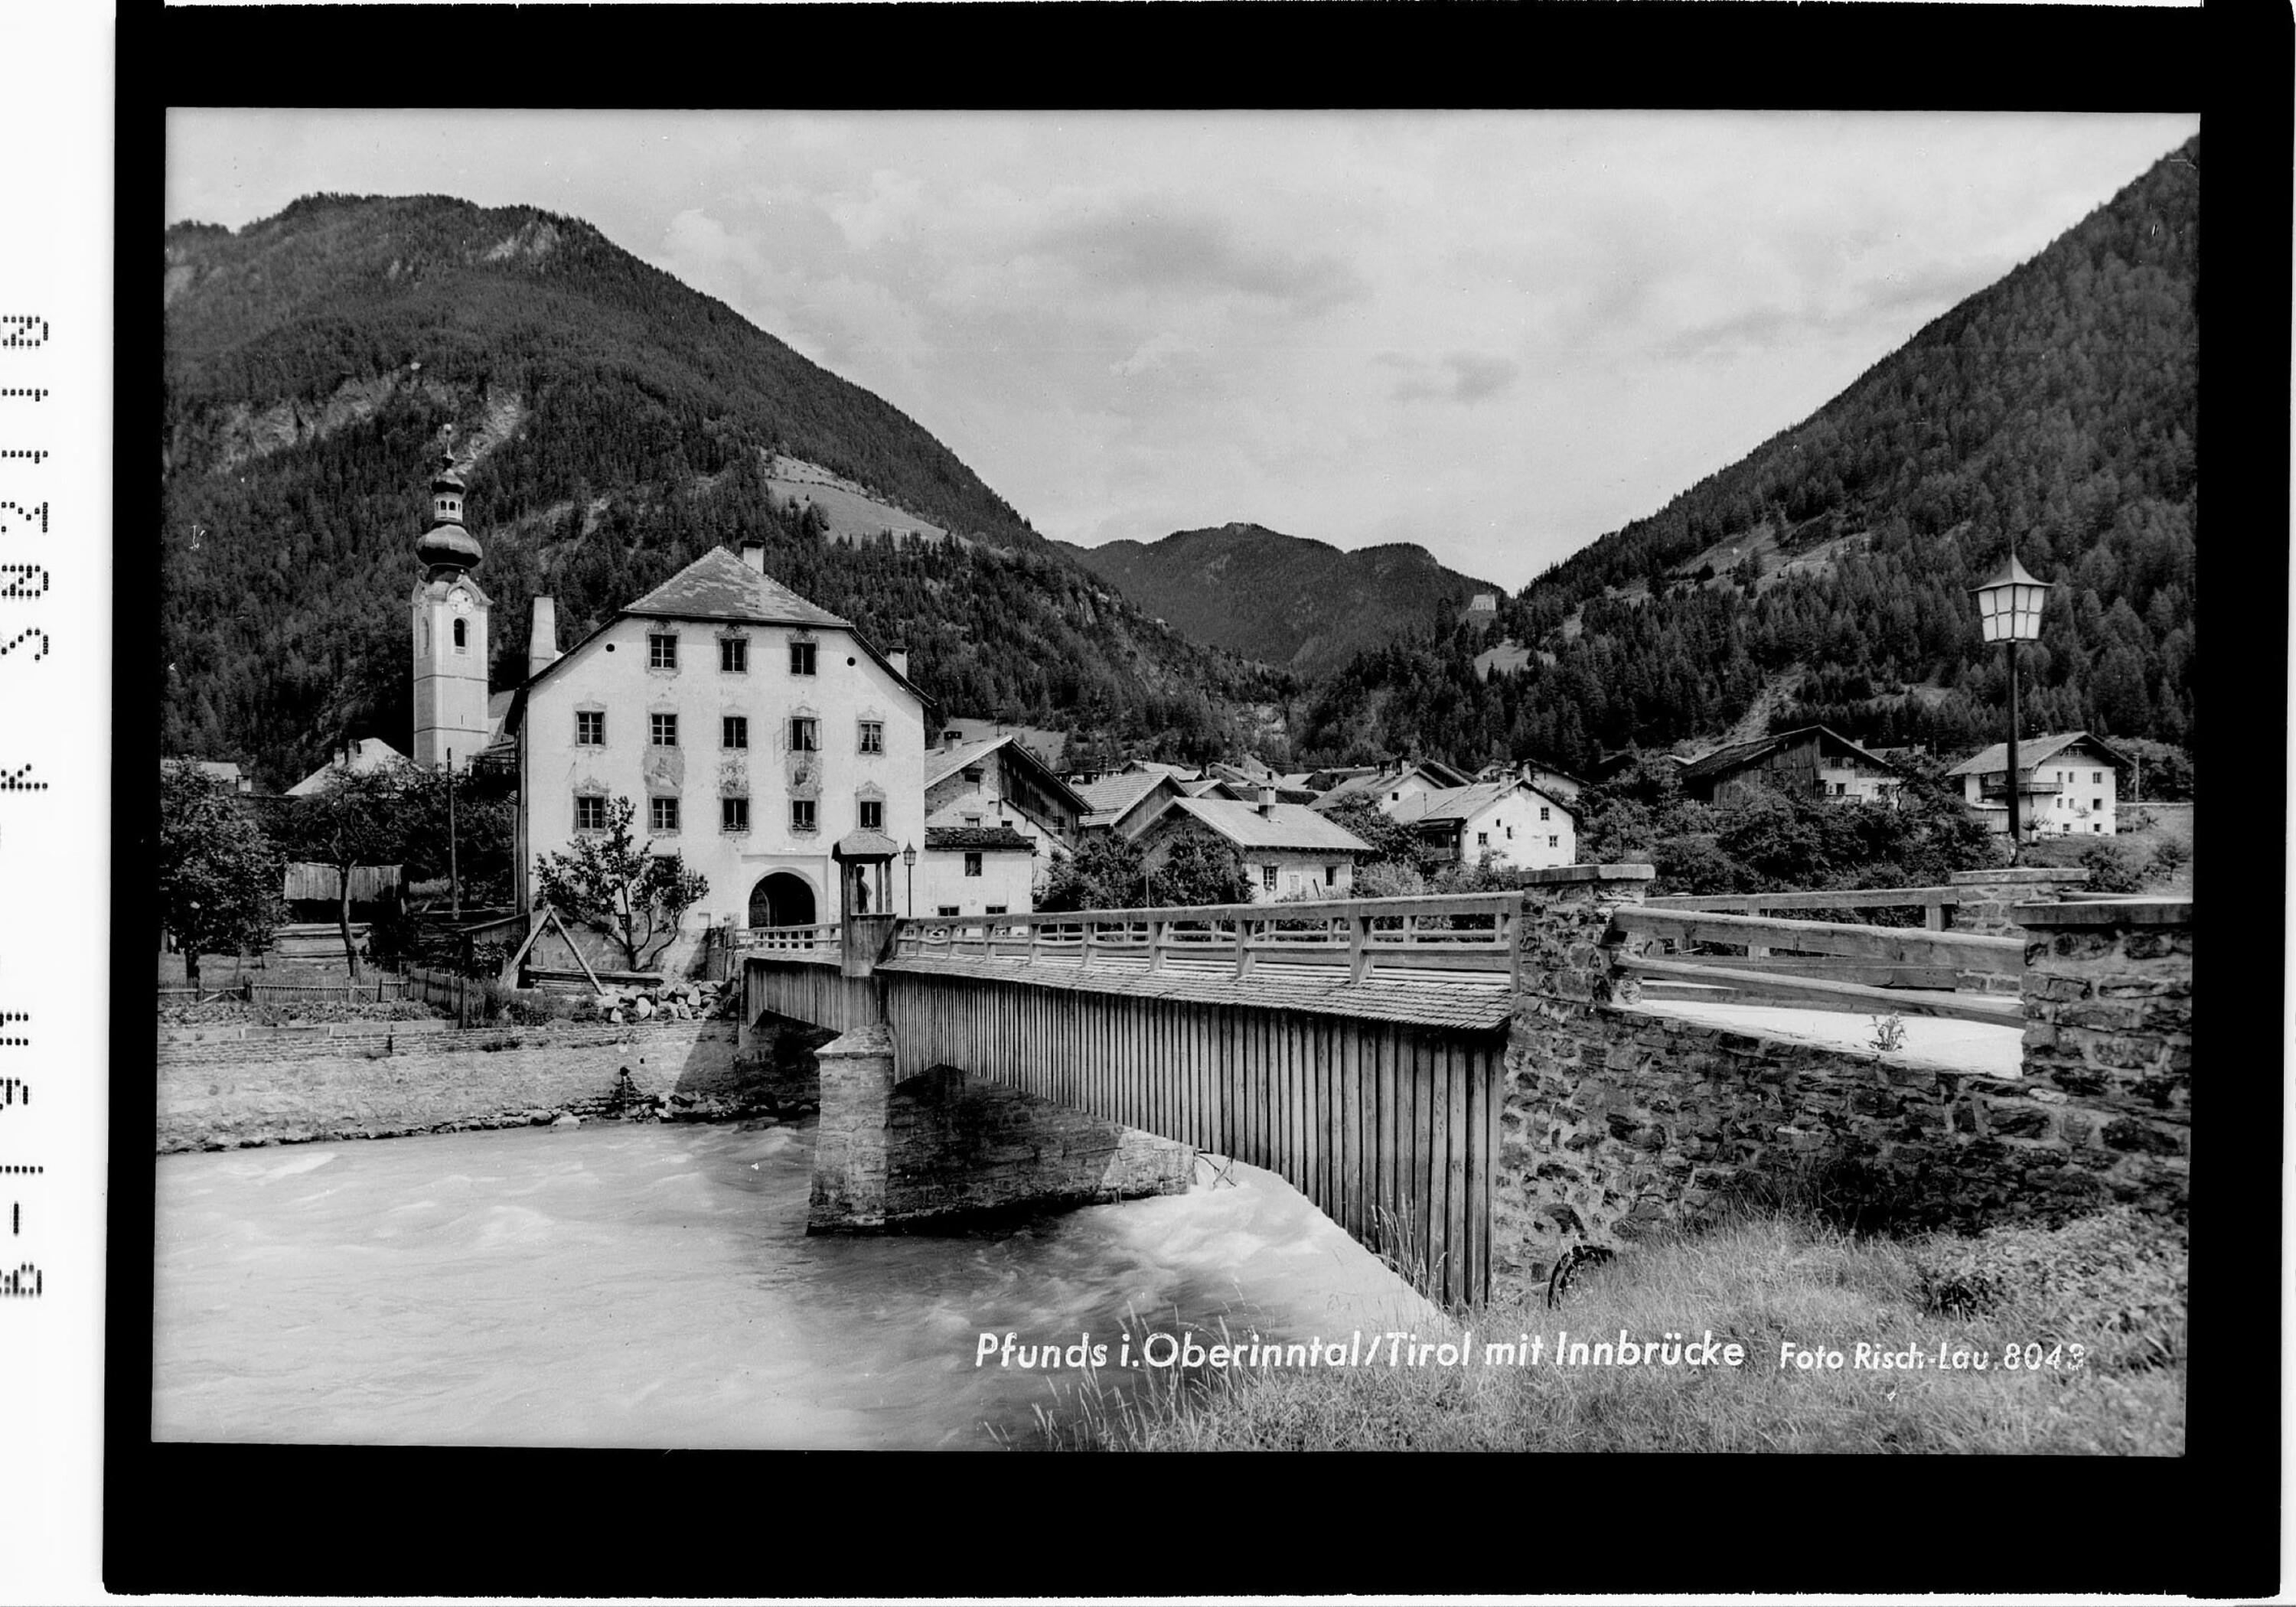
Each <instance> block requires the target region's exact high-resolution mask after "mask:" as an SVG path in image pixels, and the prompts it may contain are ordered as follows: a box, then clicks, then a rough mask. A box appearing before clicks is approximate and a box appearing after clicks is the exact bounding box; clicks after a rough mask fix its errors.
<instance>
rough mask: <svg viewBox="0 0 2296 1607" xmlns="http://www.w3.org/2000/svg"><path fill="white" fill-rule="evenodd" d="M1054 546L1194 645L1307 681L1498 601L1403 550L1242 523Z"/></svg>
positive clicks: (1417, 552) (1484, 584)
mask: <svg viewBox="0 0 2296 1607" xmlns="http://www.w3.org/2000/svg"><path fill="white" fill-rule="evenodd" d="M1054 545H1058V546H1060V547H1061V548H1062V550H1063V551H1065V552H1066V553H1069V554H1070V556H1071V557H1073V558H1074V559H1075V560H1076V561H1077V562H1078V563H1080V564H1082V565H1084V566H1085V567H1086V568H1087V569H1089V570H1092V571H1093V572H1094V573H1095V574H1097V575H1101V576H1103V577H1104V578H1107V579H1108V580H1109V581H1110V582H1111V584H1112V585H1114V586H1116V587H1117V588H1118V589H1119V590H1120V591H1122V592H1123V593H1124V594H1125V595H1126V596H1128V597H1129V598H1131V599H1132V600H1133V601H1134V602H1135V603H1138V604H1139V605H1140V606H1141V607H1142V608H1144V609H1146V610H1147V611H1149V612H1150V613H1152V614H1155V615H1158V616H1160V617H1161V618H1162V619H1165V620H1166V621H1167V622H1168V623H1169V624H1170V625H1171V627H1173V628H1174V629H1175V630H1177V631H1179V632H1180V633H1181V634H1182V635H1185V636H1187V637H1189V638H1190V639H1192V640H1193V641H1197V642H1201V643H1202V644H1205V645H1206V646H1209V647H1218V648H1221V649H1224V650H1225V651H1226V652H1233V653H1237V654H1241V655H1243V656H1245V657H1249V658H1256V659H1259V660H1261V661H1262V662H1264V663H1267V664H1272V665H1275V666H1276V667H1278V668H1283V669H1288V670H1291V671H1292V673H1293V674H1295V675H1299V676H1305V677H1313V676H1318V675H1323V674H1325V673H1328V672H1329V671H1331V670H1333V669H1335V668H1338V667H1339V666H1341V665H1342V664H1344V663H1346V662H1347V661H1348V660H1349V659H1351V658H1353V657H1354V656H1355V655H1356V654H1357V653H1359V652H1364V651H1365V649H1367V648H1371V647H1374V646H1377V645H1378V644H1381V643H1382V642H1385V641H1387V640H1388V639H1389V638H1390V637H1392V636H1394V635H1396V634H1397V633H1398V631H1401V630H1403V629H1405V628H1406V627H1412V626H1416V627H1421V628H1425V627H1426V626H1427V624H1428V622H1429V621H1430V619H1432V618H1434V617H1436V616H1437V615H1438V614H1443V615H1446V616H1450V615H1456V613H1457V611H1459V610H1461V609H1463V608H1464V607H1465V606H1466V605H1467V602H1468V599H1469V598H1470V597H1471V596H1472V594H1475V593H1477V592H1488V593H1489V594H1492V595H1494V596H1498V595H1503V594H1504V592H1503V590H1502V588H1501V587H1499V586H1494V585H1492V584H1491V583H1490V582H1489V581H1488V580H1477V579H1475V578H1472V576H1468V575H1462V574H1460V573H1458V572H1457V571H1456V570H1449V569H1446V568H1445V567H1444V566H1443V565H1442V564H1440V563H1439V562H1436V560H1435V556H1434V554H1433V553H1430V552H1428V551H1427V549H1426V548H1424V547H1422V546H1418V545H1413V544H1410V543H1390V544H1389V545H1382V546H1372V547H1357V548H1356V549H1355V550H1354V551H1352V552H1342V551H1341V549H1339V548H1338V547H1335V546H1333V545H1331V544H1329V543H1328V542H1322V541H1314V540H1310V539H1308V537H1300V536H1285V535H1283V534H1281V533H1280V532H1278V531H1275V530H1271V529H1267V528H1266V527H1265V526H1262V525H1256V524H1247V523H1241V522H1239V523H1234V524H1226V525H1221V526H1218V527H1217V528H1214V529H1201V530H1178V531H1176V532H1174V533H1173V534H1171V535H1169V536H1167V537H1164V538H1163V539H1161V540H1160V541H1155V542H1138V541H1111V542H1110V543H1108V544H1107V545H1104V546H1097V547H1079V546H1070V545H1068V544H1067V543H1065V542H1062V543H1055V544H1054Z"/></svg>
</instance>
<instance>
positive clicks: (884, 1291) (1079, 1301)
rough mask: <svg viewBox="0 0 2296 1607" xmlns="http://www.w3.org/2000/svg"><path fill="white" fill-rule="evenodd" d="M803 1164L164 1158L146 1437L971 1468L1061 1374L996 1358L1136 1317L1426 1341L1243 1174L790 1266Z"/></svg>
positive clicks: (577, 1149) (500, 1146)
mask: <svg viewBox="0 0 2296 1607" xmlns="http://www.w3.org/2000/svg"><path fill="white" fill-rule="evenodd" d="M812 1151H813V1144H812V1130H811V1127H810V1124H808V1125H806V1126H803V1127H704V1126H690V1125H677V1126H660V1125H655V1124H633V1125H627V1126H625V1125H620V1124H616V1123H603V1124H600V1123H593V1124H586V1125H585V1126H583V1127H578V1128H575V1129H571V1130H559V1129H550V1128H521V1129H513V1130H508V1131H504V1132H494V1133H460V1134H450V1135H441V1136H431V1137H418V1138H398V1139H389V1140H383V1141H380V1142H354V1143H343V1144H303V1145H294V1146H291V1147H283V1148H278V1149H260V1150H238V1151H225V1152H202V1153H192V1154H181V1155H167V1156H162V1157H160V1160H159V1162H158V1165H159V1183H158V1205H159V1241H158V1257H157V1265H156V1274H157V1288H156V1293H155V1300H154V1309H153V1335H152V1350H153V1355H152V1371H153V1379H152V1394H153V1409H152V1434H153V1437H154V1438H155V1439H184V1440H246V1441H280V1442H302V1443H336V1444H399V1445H405V1444H429V1445H521V1446H644V1447H657V1446H677V1447H774V1448H797V1447H808V1448H811V1447H865V1448H892V1447H988V1446H990V1445H993V1444H994V1443H995V1441H994V1439H992V1438H991V1436H990V1434H989V1432H988V1426H987V1425H994V1426H995V1427H996V1428H997V1429H999V1430H1002V1431H1005V1432H1007V1433H1011V1434H1013V1435H1014V1436H1015V1437H1016V1438H1018V1437H1022V1436H1025V1434H1026V1431H1028V1429H1029V1425H1030V1423H1031V1422H1032V1414H1031V1407H1032V1406H1037V1405H1038V1404H1046V1405H1050V1404H1052V1401H1053V1394H1052V1386H1051V1382H1050V1381H1051V1380H1055V1379H1056V1380H1058V1381H1060V1382H1061V1383H1062V1385H1066V1384H1068V1383H1070V1382H1073V1381H1074V1379H1075V1378H1076V1377H1077V1374H1076V1373H1072V1372H1070V1371H1067V1370H1066V1369H1065V1368H1063V1369H1062V1370H1061V1371H1058V1372H1055V1373H1049V1374H1048V1373H1045V1372H1043V1371H1041V1370H1039V1371H1037V1372H1035V1373H1021V1372H1019V1371H1017V1370H1015V1369H1013V1368H1009V1367H1000V1366H998V1365H996V1362H995V1361H991V1362H989V1363H988V1364H987V1365H978V1366H977V1365H975V1356H976V1352H977V1347H978V1341H979V1338H980V1335H981V1334H983V1333H993V1334H995V1335H996V1336H997V1338H998V1339H999V1341H1001V1340H1002V1338H1003V1336H1004V1335H1005V1333H1006V1332H1013V1333H1015V1334H1017V1335H1018V1337H1019V1340H1020V1342H1021V1343H1022V1344H1029V1345H1039V1344H1043V1343H1046V1342H1053V1343H1058V1344H1062V1345H1068V1344H1072V1343H1075V1342H1076V1341H1078V1338H1079V1336H1080V1335H1083V1334H1089V1335H1090V1336H1091V1338H1092V1340H1093V1341H1095V1342H1102V1343H1107V1344H1108V1345H1109V1346H1110V1350H1111V1355H1114V1354H1116V1351H1117V1342H1118V1341H1119V1328H1120V1327H1121V1325H1122V1324H1124V1323H1125V1321H1126V1319H1127V1316H1128V1314H1131V1315H1133V1316H1136V1319H1137V1320H1136V1323H1135V1324H1134V1327H1135V1332H1136V1333H1137V1332H1141V1331H1142V1330H1144V1329H1154V1330H1162V1331H1165V1332H1177V1331H1178V1330H1179V1329H1180V1328H1181V1327H1182V1326H1183V1325H1184V1324H1193V1325H1196V1326H1198V1327H1203V1326H1210V1325H1212V1324H1217V1323H1218V1322H1219V1321H1220V1320H1221V1319H1222V1318H1223V1317H1225V1318H1226V1322H1227V1324H1228V1326H1229V1328H1230V1329H1231V1330H1232V1331H1244V1332H1249V1331H1251V1330H1255V1329H1256V1330H1257V1331H1258V1332H1259V1334H1260V1335H1262V1336H1263V1337H1265V1338H1269V1339H1273V1338H1275V1337H1277V1336H1279V1335H1280V1336H1283V1337H1285V1338H1287V1339H1293V1340H1300V1341H1305V1340H1308V1339H1309V1338H1311V1337H1314V1336H1316V1335H1324V1336H1331V1335H1337V1336H1339V1337H1341V1338H1344V1337H1346V1335H1347V1334H1348V1333H1349V1332H1350V1331H1352V1330H1355V1329H1358V1328H1360V1329H1362V1330H1364V1331H1365V1332H1373V1331H1376V1330H1379V1329H1384V1328H1394V1327H1398V1326H1406V1327H1415V1328H1417V1330H1418V1331H1419V1332H1432V1326H1433V1324H1435V1323H1436V1322H1437V1320H1438V1319H1436V1318H1435V1317H1434V1316H1433V1314H1432V1313H1431V1312H1430V1311H1429V1310H1428V1308H1425V1307H1424V1306H1423V1305H1422V1304H1420V1303H1419V1302H1418V1301H1416V1300H1415V1299H1414V1297H1412V1296H1411V1294H1410V1293H1409V1291H1407V1290H1406V1288H1405V1287H1404V1285H1403V1284H1402V1283H1400V1282H1399V1281H1398V1280H1397V1279H1396V1278H1395V1277H1394V1276H1393V1275H1391V1274H1390V1273H1389V1272H1388V1271H1387V1270H1386V1269H1385V1268H1384V1267H1382V1266H1381V1265H1380V1264H1379V1263H1378V1262H1377V1261H1376V1260H1375V1259H1374V1258H1373V1257H1372V1256H1371V1255H1370V1254H1369V1253H1368V1252H1367V1251H1365V1250H1363V1249H1362V1248H1361V1247H1360V1246H1358V1245H1357V1244H1356V1243H1355V1242H1354V1241H1353V1240H1351V1239H1349V1237H1348V1236H1347V1235H1346V1234H1343V1233H1342V1232H1341V1230H1340V1229H1339V1228H1338V1227H1337V1226H1334V1225H1333V1223H1332V1222H1330V1221H1329V1220H1328V1219H1327V1218H1324V1216H1322V1215H1321V1214H1320V1213H1319V1212H1317V1211H1316V1209H1315V1208H1314V1207H1313V1206H1311V1205H1309V1204H1308V1201H1306V1200H1304V1199H1302V1198H1301V1197H1300V1195H1299V1194H1298V1193H1296V1192H1294V1191H1293V1190H1292V1189H1291V1188H1290V1187H1289V1186H1288V1185H1285V1184H1284V1183H1283V1181H1282V1180H1281V1179H1279V1178H1277V1177H1273V1176H1272V1175H1270V1174H1268V1173H1267V1172H1263V1171H1259V1170H1257V1169H1255V1168H1249V1167H1244V1166H1242V1165H1238V1166H1235V1167H1234V1168H1232V1170H1231V1172H1230V1174H1229V1177H1230V1179H1231V1180H1230V1181H1229V1182H1227V1183H1224V1184H1221V1185H1217V1186H1213V1185H1209V1184H1207V1183H1206V1182H1204V1181H1202V1179H1204V1178H1207V1177H1209V1175H1210V1167H1209V1165H1208V1164H1207V1165H1206V1166H1204V1167H1201V1168H1200V1169H1199V1179H1200V1181H1199V1184H1198V1186H1197V1187H1196V1188H1195V1189H1194V1190H1193V1192H1191V1193H1187V1194H1184V1195H1173V1196H1168V1197H1165V1198H1162V1199H1155V1200H1143V1201H1131V1202H1129V1203H1127V1204H1122V1205H1111V1206H1096V1207H1091V1208H1088V1209H1082V1210H1077V1211H1070V1212H1066V1213H1062V1214H1059V1215H1050V1216H1046V1217H1044V1218H1039V1219H1037V1220H1035V1221H1033V1222H1031V1223H1029V1224H1028V1225H1026V1226H1021V1227H1018V1228H1014V1229H1010V1230H1006V1231H1002V1232H999V1233H996V1234H972V1235H968V1236H963V1237H922V1236H898V1237H873V1238H849V1237H826V1238H808V1237H807V1236H806V1234H805V1212H806V1197H807V1191H808V1184H809V1180H810V1175H811V1165H812ZM1000 1349H1001V1343H1000ZM1108 1375H1109V1374H1108V1373H1103V1376H1108Z"/></svg>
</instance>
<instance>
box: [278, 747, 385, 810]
mask: <svg viewBox="0 0 2296 1607" xmlns="http://www.w3.org/2000/svg"><path fill="white" fill-rule="evenodd" d="M406 762H407V759H406V755H405V754H404V753H401V752H400V751H399V750H398V749H396V748H394V747H392V746H391V745H390V744H389V742H384V741H383V740H382V739H381V737H379V736H369V737H362V738H360V739H359V740H358V741H357V742H353V743H352V744H351V749H350V755H349V758H348V762H346V761H344V760H342V759H335V760H331V761H330V762H328V763H326V764H324V765H322V766H320V767H318V768H317V769H316V770H314V771H312V772H311V774H310V775H307V776H305V777H304V778H303V779H302V780H301V781H299V782H297V783H295V784H294V785H293V786H291V787H290V788H288V789H287V794H286V795H287V796H288V797H290V798H308V797H310V796H311V795H312V794H313V793H315V792H319V791H324V789H325V787H326V784H327V777H329V776H330V775H333V774H334V773H335V772H336V771H338V770H348V771H349V772H351V774H353V775H365V774H366V773H367V772H368V771H370V770H380V769H383V768H385V767H388V766H390V765H403V764H405V763H406Z"/></svg>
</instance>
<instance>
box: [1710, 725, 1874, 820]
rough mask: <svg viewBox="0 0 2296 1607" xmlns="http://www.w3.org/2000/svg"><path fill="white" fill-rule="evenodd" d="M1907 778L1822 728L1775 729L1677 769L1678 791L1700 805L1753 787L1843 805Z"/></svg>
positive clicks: (1726, 800)
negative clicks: (1680, 782) (1678, 777)
mask: <svg viewBox="0 0 2296 1607" xmlns="http://www.w3.org/2000/svg"><path fill="white" fill-rule="evenodd" d="M1908 779H1909V778H1908V777H1907V774H1906V772H1904V771H1903V770H1900V769H1898V767H1897V766H1895V765H1893V764H1890V762H1889V761H1888V760H1886V759H1883V758H1879V757H1878V756H1876V755H1874V754H1873V753H1869V752H1868V751H1866V750H1865V749H1863V748H1861V747H1859V746H1858V745H1857V743H1856V742H1851V741H1850V740H1849V738H1848V737H1846V736H1843V735H1841V734H1839V733H1838V732H1834V731H1831V730H1829V729H1827V728H1826V727H1825V726H1800V727H1799V728H1797V729H1795V730H1792V731H1780V732H1776V733H1774V734H1771V735H1769V736H1766V737H1762V738H1759V740H1757V741H1754V742H1734V743H1733V744H1731V745H1730V746H1729V747H1726V748H1718V749H1716V750H1714V751H1713V752H1711V753H1709V754H1706V755H1704V756H1703V757H1702V758H1695V759H1693V760H1692V761H1690V763H1688V764H1686V765H1685V766H1684V767H1683V769H1682V790H1683V791H1685V792H1686V793H1688V794H1689V795H1690V796H1691V797H1692V798H1693V799H1696V800H1697V801H1699V802H1700V803H1704V804H1726V803H1732V802H1734V801H1736V800H1737V799H1742V798H1745V797H1748V796H1751V794H1753V793H1755V792H1758V791H1772V792H1779V793H1783V794H1784V795H1785V796H1786V797H1789V798H1822V799H1829V800H1838V801H1841V802H1843V803H1878V802H1882V801H1884V800H1886V799H1889V798H1890V795H1891V794H1893V793H1895V792H1896V791H1897V790H1898V788H1899V787H1901V786H1903V785H1904V784H1905V783H1906V782H1907V780H1908Z"/></svg>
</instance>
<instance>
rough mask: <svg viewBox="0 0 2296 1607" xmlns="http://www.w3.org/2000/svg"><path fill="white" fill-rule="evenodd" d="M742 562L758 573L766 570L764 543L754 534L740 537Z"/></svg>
mask: <svg viewBox="0 0 2296 1607" xmlns="http://www.w3.org/2000/svg"><path fill="white" fill-rule="evenodd" d="M742 564H743V566H744V567H746V568H748V569H750V570H753V571H755V572H756V573H758V574H760V575H762V574H764V573H765V572H766V544H765V543H764V542H763V541H761V540H759V539H758V537H756V536H754V535H750V536H744V537H742Z"/></svg>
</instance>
